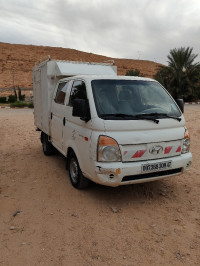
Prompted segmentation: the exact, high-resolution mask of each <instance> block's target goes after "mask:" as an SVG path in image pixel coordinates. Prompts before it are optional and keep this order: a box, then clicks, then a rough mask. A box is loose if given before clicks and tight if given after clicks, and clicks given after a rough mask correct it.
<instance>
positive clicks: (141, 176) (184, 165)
mask: <svg viewBox="0 0 200 266" xmlns="http://www.w3.org/2000/svg"><path fill="white" fill-rule="evenodd" d="M169 160H171V161H172V166H171V168H170V169H167V170H164V171H156V172H152V171H151V172H148V173H142V164H144V163H145V164H148V163H149V164H150V163H152V162H153V163H160V162H165V161H166V162H167V161H169ZM191 162H192V154H191V153H190V152H189V153H186V154H181V155H179V156H175V157H168V158H164V159H159V160H149V161H140V162H126V163H123V162H112V163H102V162H95V174H94V175H93V176H92V178H91V179H92V180H93V181H94V182H96V183H99V184H103V185H106V186H112V187H116V186H120V185H128V184H136V183H143V182H150V181H154V180H159V179H163V178H166V177H169V176H174V175H179V174H182V173H183V172H185V171H186V170H189V168H190V165H191Z"/></svg>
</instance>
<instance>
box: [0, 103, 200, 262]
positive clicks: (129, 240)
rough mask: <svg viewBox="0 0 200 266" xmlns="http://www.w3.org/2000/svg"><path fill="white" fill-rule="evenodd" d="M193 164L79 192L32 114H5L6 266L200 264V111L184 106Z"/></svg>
mask: <svg viewBox="0 0 200 266" xmlns="http://www.w3.org/2000/svg"><path fill="white" fill-rule="evenodd" d="M185 118H186V125H187V127H188V129H189V131H190V134H191V142H192V143H191V151H192V154H193V164H192V167H191V169H190V170H189V171H188V172H186V173H185V174H184V175H181V176H176V177H170V178H167V179H164V180H162V181H156V182H150V183H145V184H138V185H130V186H121V187H117V188H110V187H105V186H100V185H96V184H92V185H91V186H90V187H89V188H88V189H86V190H76V189H74V188H73V187H72V186H71V184H70V180H69V175H68V172H67V171H66V170H65V159H64V158H63V157H62V156H60V155H59V154H56V155H53V156H51V157H47V156H45V155H44V154H43V152H42V147H41V143H40V140H39V134H40V133H39V132H37V131H35V127H34V124H33V110H30V109H1V110H0V125H1V128H0V265H1V266H11V265H12V266H15V265H17V266H18V265H20V266H22V265H26V266H28V265H31V266H32V265H48V266H49V265H52V266H55V265H67V266H71V265H72V266H74V265H75V266H76V265H77V266H79V265H80V266H82V265H83V266H89V265H91V266H93V265H119V266H121V265H124V266H125V265H126V266H127V265H131V266H132V265H135V266H138V265H142V266H145V265H199V263H200V163H199V161H200V152H199V150H200V142H199V141H200V106H199V105H187V106H186V107H185Z"/></svg>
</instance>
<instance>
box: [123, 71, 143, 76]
mask: <svg viewBox="0 0 200 266" xmlns="http://www.w3.org/2000/svg"><path fill="white" fill-rule="evenodd" d="M125 76H136V77H139V76H140V77H142V74H141V73H140V70H139V69H135V70H133V69H129V70H127V71H126V74H125Z"/></svg>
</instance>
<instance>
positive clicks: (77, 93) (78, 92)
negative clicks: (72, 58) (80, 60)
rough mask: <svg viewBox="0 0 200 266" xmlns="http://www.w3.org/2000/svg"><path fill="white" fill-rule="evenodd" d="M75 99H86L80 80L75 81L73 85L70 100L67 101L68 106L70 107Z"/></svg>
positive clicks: (84, 89)
mask: <svg viewBox="0 0 200 266" xmlns="http://www.w3.org/2000/svg"><path fill="white" fill-rule="evenodd" d="M75 99H84V100H86V99H87V93H86V87H85V83H84V82H83V81H82V80H76V81H74V83H73V86H72V90H71V94H70V99H69V105H70V106H72V104H73V101H74V100H75Z"/></svg>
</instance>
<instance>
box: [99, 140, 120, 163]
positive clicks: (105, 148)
mask: <svg viewBox="0 0 200 266" xmlns="http://www.w3.org/2000/svg"><path fill="white" fill-rule="evenodd" d="M97 152H98V158H97V160H98V161H99V162H119V161H121V153H120V149H119V145H118V143H117V142H116V140H114V139H112V138H110V137H107V136H100V137H99V141H98V147H97Z"/></svg>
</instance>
